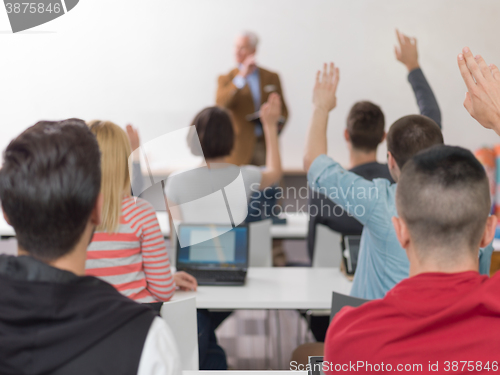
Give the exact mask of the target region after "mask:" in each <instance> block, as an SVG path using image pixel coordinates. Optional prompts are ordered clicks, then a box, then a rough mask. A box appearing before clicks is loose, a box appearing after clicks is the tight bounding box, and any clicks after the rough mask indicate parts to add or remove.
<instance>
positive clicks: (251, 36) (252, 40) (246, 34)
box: [240, 31, 259, 48]
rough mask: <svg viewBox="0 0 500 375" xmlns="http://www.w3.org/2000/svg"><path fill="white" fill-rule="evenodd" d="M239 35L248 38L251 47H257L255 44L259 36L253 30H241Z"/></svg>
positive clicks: (257, 42)
mask: <svg viewBox="0 0 500 375" xmlns="http://www.w3.org/2000/svg"><path fill="white" fill-rule="evenodd" d="M240 35H241V36H243V37H246V38H248V42H249V43H250V45H251V46H252V47H253V48H257V44H259V37H258V36H257V34H255V33H254V32H253V31H243V32H242V33H241V34H240Z"/></svg>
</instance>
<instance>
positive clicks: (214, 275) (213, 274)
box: [186, 270, 246, 282]
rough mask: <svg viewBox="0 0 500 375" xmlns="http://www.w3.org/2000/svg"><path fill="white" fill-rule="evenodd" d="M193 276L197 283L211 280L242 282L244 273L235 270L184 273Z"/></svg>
mask: <svg viewBox="0 0 500 375" xmlns="http://www.w3.org/2000/svg"><path fill="white" fill-rule="evenodd" d="M186 272H188V273H190V274H191V275H193V276H194V277H195V278H196V280H198V282H200V281H204V280H205V281H206V280H212V281H223V282H231V281H242V280H244V279H245V274H246V272H245V271H241V270H235V271H216V270H213V271H211V270H189V271H186Z"/></svg>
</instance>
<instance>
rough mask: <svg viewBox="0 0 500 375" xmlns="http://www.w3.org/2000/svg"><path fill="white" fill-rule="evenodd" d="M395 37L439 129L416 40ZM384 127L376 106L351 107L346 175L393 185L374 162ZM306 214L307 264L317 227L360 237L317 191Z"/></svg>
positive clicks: (421, 102)
mask: <svg viewBox="0 0 500 375" xmlns="http://www.w3.org/2000/svg"><path fill="white" fill-rule="evenodd" d="M396 35H397V37H398V42H399V48H397V49H396V59H397V60H398V61H400V62H401V63H402V64H404V65H405V66H406V68H407V69H408V81H409V82H410V84H411V87H412V89H413V93H414V94H415V98H416V99H417V104H418V107H419V109H420V114H422V115H424V116H427V117H430V118H431V119H433V120H434V121H435V122H436V123H437V124H438V125H439V126H441V111H440V109H439V105H438V103H437V101H436V97H435V96H434V93H433V92H432V89H431V87H430V86H429V83H428V82H427V80H426V79H425V76H424V73H423V72H422V69H421V68H420V64H419V62H418V51H417V44H416V40H415V38H409V37H408V36H406V35H404V34H402V33H400V32H399V31H398V30H396ZM384 127H385V119H384V113H383V112H382V110H381V109H380V107H379V106H377V105H375V104H373V103H371V102H367V101H362V102H358V103H356V104H354V105H353V106H352V108H351V110H350V111H349V115H348V117H347V127H346V129H345V130H344V137H345V140H346V142H347V146H348V149H349V161H350V167H351V169H350V171H351V172H353V173H356V174H357V175H359V176H361V177H363V178H365V179H367V180H370V181H372V180H374V179H375V178H385V179H387V180H389V181H391V182H394V181H393V179H392V176H391V174H390V173H389V169H388V167H387V164H381V163H379V162H377V149H378V146H379V145H380V143H382V142H383V141H384V139H385V137H386V134H385V131H384ZM309 212H310V217H309V232H308V235H307V247H308V251H309V258H310V259H311V261H312V259H313V256H314V246H315V242H316V225H317V224H323V225H326V226H328V227H329V228H330V229H332V230H334V231H336V232H339V233H342V234H344V235H361V232H362V230H363V225H362V224H361V223H360V222H359V221H358V220H356V218H354V217H353V216H351V215H349V214H348V213H347V212H345V211H344V210H343V209H342V207H340V206H337V205H336V204H335V203H333V202H332V201H331V200H330V199H328V197H326V196H325V195H324V194H322V193H321V192H319V191H314V190H312V191H310V198H309ZM321 341H323V340H321Z"/></svg>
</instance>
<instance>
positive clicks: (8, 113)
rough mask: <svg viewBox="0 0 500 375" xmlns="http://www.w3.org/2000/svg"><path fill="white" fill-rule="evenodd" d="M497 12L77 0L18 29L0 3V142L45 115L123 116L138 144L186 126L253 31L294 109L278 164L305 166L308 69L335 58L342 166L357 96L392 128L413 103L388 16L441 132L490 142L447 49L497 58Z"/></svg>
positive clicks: (363, 2)
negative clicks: (415, 45)
mask: <svg viewBox="0 0 500 375" xmlns="http://www.w3.org/2000/svg"><path fill="white" fill-rule="evenodd" d="M499 16H500V2H498V1H495V0H491V1H486V0H460V1H457V0H408V1H401V0H373V1H368V0H357V1H347V0H329V1H326V0H324V1H320V0H308V1H302V0H251V1H250V0H247V1H233V0H210V1H207V0H178V1H165V0H145V1H137V0H120V1H116V0H81V1H80V3H79V4H78V5H77V7H76V8H75V9H73V10H72V11H71V12H69V13H68V14H67V15H65V16H64V17H61V18H59V19H57V20H55V21H53V22H51V23H48V24H46V25H42V26H40V27H38V28H36V29H33V30H32V31H28V32H26V33H23V34H15V35H13V34H11V33H10V31H7V30H10V27H9V24H8V20H7V15H6V14H5V12H3V11H0V50H1V56H2V58H1V62H0V67H1V69H0V82H1V84H0V100H1V103H2V107H1V110H0V148H2V149H3V148H4V147H5V146H6V144H7V143H8V141H9V140H10V139H11V138H12V137H14V136H15V135H17V134H18V133H19V132H21V131H22V130H23V129H24V128H26V127H27V126H28V125H31V124H33V123H34V122H35V121H37V120H39V119H42V118H43V119H61V118H65V117H80V118H83V119H92V118H102V119H111V120H113V121H115V122H117V123H119V124H121V125H125V124H126V123H127V122H132V123H133V124H135V125H136V126H138V127H140V130H141V134H142V138H143V141H147V140H149V139H152V138H154V137H155V136H158V135H161V134H164V133H165V132H167V131H169V130H173V129H178V128H179V127H182V126H186V125H188V124H189V123H190V121H191V119H192V118H193V117H194V115H195V114H196V112H197V111H198V110H200V109H201V108H202V107H204V106H208V105H211V104H213V102H214V97H215V89H216V78H217V75H218V74H221V73H224V72H226V71H228V70H229V69H231V68H232V67H233V58H232V43H233V39H234V36H235V34H236V33H237V32H238V31H240V30H242V29H251V30H255V31H256V32H257V33H258V34H259V35H260V37H261V41H262V43H261V46H260V48H259V53H258V61H259V62H260V63H261V64H262V66H264V67H267V68H270V69H272V70H275V71H278V72H279V73H280V75H281V79H282V83H283V86H284V90H285V97H286V100H287V102H288V106H289V108H290V112H291V117H290V121H289V123H288V125H287V127H286V129H285V131H284V133H283V135H282V137H281V144H282V150H283V159H284V164H285V166H286V167H287V168H301V165H302V150H303V146H304V139H305V137H304V135H305V131H306V127H307V124H308V120H309V116H310V112H311V104H310V103H311V90H312V86H313V81H314V76H315V71H316V70H317V69H318V68H320V67H321V64H322V62H324V61H330V60H333V61H335V62H336V63H337V64H338V65H339V66H340V68H341V83H340V87H339V91H338V108H337V109H336V110H335V111H334V113H333V114H332V116H331V121H330V128H329V131H328V134H329V154H330V155H332V156H333V157H335V158H337V159H338V160H340V161H341V162H342V163H347V161H348V160H347V151H346V147H345V144H344V141H343V138H342V131H343V127H344V124H345V118H346V116H347V112H348V110H349V108H350V106H351V105H352V104H353V103H354V102H355V101H357V100H361V99H366V100H372V101H374V102H375V103H378V104H380V105H381V106H382V108H383V110H384V112H385V114H386V118H387V124H388V125H390V124H391V123H392V122H393V121H394V120H396V119H397V118H398V117H400V116H402V115H406V114H410V113H415V112H416V111H417V106H416V104H415V100H414V98H413V94H412V92H411V88H410V86H409V84H408V83H407V81H406V71H405V68H404V67H403V66H402V65H401V64H400V63H398V62H397V61H396V60H395V58H394V52H393V45H394V44H395V42H396V39H395V35H394V28H395V27H399V28H400V29H401V30H402V31H404V32H406V33H408V34H410V35H414V36H416V37H418V39H419V47H420V56H421V58H420V61H421V65H422V67H423V69H424V72H425V74H426V76H427V78H428V79H429V81H430V83H431V85H432V87H433V89H434V90H435V93H436V95H437V98H438V101H439V103H440V105H441V108H442V113H443V126H444V134H445V141H446V142H447V143H450V144H458V145H462V146H465V147H469V148H476V147H479V146H481V145H483V144H492V143H494V142H496V141H497V137H496V136H495V135H494V134H493V133H492V132H490V131H487V130H484V129H482V128H481V127H480V126H479V125H478V124H477V123H475V121H474V120H473V119H472V118H470V116H469V115H468V114H467V113H466V111H465V109H463V107H462V101H463V98H464V92H465V86H464V85H463V82H462V80H461V77H460V75H459V72H458V69H457V66H456V55H457V54H458V53H459V52H460V50H461V48H462V47H463V46H465V45H469V46H470V47H471V48H472V50H473V52H475V53H481V54H483V56H484V57H485V58H486V60H487V62H495V63H497V64H500V48H499V47H498V36H499V35H500V22H498V20H499V19H500V18H499ZM1 30H3V31H1ZM380 156H381V158H382V159H383V160H385V146H384V147H382V148H381V150H380Z"/></svg>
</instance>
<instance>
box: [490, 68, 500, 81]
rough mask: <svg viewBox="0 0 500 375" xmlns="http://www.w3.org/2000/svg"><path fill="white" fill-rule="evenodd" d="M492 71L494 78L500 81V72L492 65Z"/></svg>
mask: <svg viewBox="0 0 500 375" xmlns="http://www.w3.org/2000/svg"><path fill="white" fill-rule="evenodd" d="M490 71H491V75H492V76H493V78H494V79H496V80H499V81H500V70H498V68H497V66H496V65H495V64H490Z"/></svg>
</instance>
